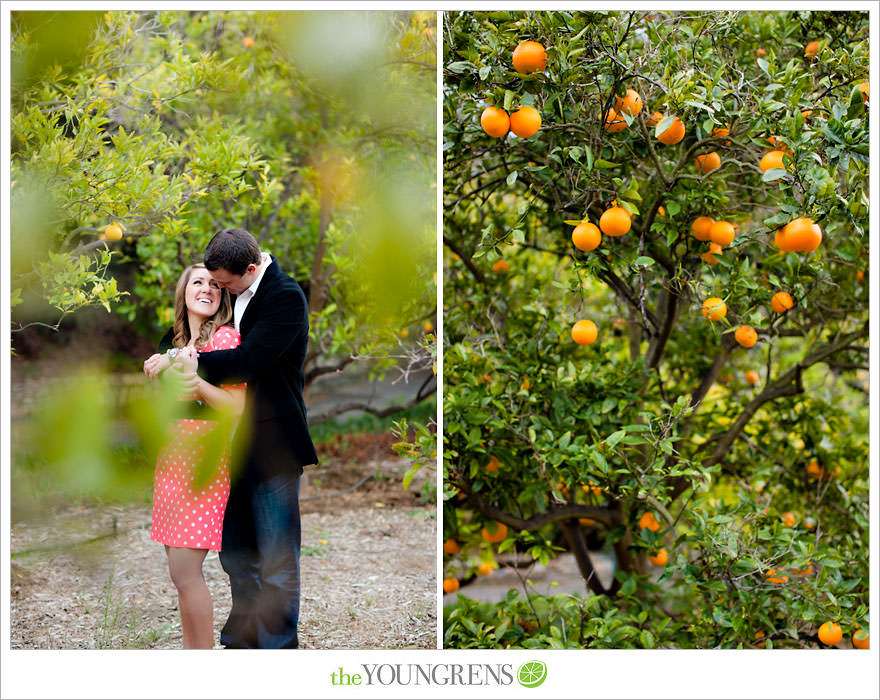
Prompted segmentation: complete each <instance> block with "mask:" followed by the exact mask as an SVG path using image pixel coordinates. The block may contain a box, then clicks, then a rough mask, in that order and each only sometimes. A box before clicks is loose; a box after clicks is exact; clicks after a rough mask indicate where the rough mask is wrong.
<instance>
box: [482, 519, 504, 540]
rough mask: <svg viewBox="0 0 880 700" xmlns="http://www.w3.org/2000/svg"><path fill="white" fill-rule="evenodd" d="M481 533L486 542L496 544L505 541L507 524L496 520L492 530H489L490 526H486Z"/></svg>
mask: <svg viewBox="0 0 880 700" xmlns="http://www.w3.org/2000/svg"><path fill="white" fill-rule="evenodd" d="M480 535H481V536H482V538H483V539H484V540H485V541H486V542H488V543H490V544H496V543H498V542H501V541H503V540H504V538H505V537H507V525H505V524H504V523H499V522H496V523H495V526H494V527H493V528H492V531H491V532H490V531H489V528H488V527H484V528H483V530H482V531H481V532H480Z"/></svg>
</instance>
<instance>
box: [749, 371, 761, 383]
mask: <svg viewBox="0 0 880 700" xmlns="http://www.w3.org/2000/svg"><path fill="white" fill-rule="evenodd" d="M760 381H761V376H760V375H759V374H758V373H757V372H756V371H755V370H753V369H750V370H749V371H748V372H746V383H747V384H751V385H752V386H755V384H757V383H758V382H760Z"/></svg>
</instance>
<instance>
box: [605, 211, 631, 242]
mask: <svg viewBox="0 0 880 700" xmlns="http://www.w3.org/2000/svg"><path fill="white" fill-rule="evenodd" d="M630 227H632V217H631V216H630V215H629V212H628V211H627V210H626V209H624V208H623V207H611V208H610V209H606V210H605V211H604V212H602V216H601V217H599V228H600V229H602V233H604V234H606V235H608V236H622V235H623V234H625V233H626V232H627V231H629V229H630Z"/></svg>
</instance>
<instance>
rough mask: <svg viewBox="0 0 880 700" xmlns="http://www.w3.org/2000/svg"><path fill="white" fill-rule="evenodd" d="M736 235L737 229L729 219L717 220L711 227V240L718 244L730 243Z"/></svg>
mask: <svg viewBox="0 0 880 700" xmlns="http://www.w3.org/2000/svg"><path fill="white" fill-rule="evenodd" d="M734 236H736V229H735V228H734V227H733V224H732V223H730V222H729V221H716V222H715V223H714V224H712V225H711V226H710V227H709V240H710V241H712V242H713V243H717V244H718V245H730V244H731V243H733V237H734Z"/></svg>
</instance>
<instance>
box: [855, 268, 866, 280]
mask: <svg viewBox="0 0 880 700" xmlns="http://www.w3.org/2000/svg"><path fill="white" fill-rule="evenodd" d="M863 279H865V271H864V270H857V271H856V281H857V282H861V281H862V280H863Z"/></svg>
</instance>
